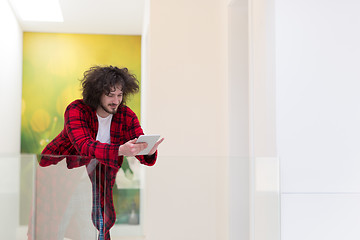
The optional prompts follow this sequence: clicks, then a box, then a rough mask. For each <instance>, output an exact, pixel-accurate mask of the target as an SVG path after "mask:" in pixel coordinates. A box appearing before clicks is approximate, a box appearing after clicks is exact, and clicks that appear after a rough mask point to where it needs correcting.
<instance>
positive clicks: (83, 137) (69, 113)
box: [64, 102, 120, 169]
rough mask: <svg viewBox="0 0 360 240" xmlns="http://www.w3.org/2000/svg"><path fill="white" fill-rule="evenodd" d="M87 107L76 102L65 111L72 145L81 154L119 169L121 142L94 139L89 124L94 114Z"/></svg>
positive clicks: (67, 130) (66, 126)
mask: <svg viewBox="0 0 360 240" xmlns="http://www.w3.org/2000/svg"><path fill="white" fill-rule="evenodd" d="M85 108H86V107H85V106H84V105H83V104H80V103H79V102H74V104H70V105H69V106H68V107H67V109H66V111H65V116H64V120H65V131H66V132H67V135H68V137H69V139H70V141H71V143H72V145H73V146H74V147H75V149H76V151H77V152H78V153H79V154H80V155H83V156H90V157H94V158H96V159H97V160H98V161H99V162H101V163H102V164H104V165H106V166H109V167H111V168H115V169H118V168H119V167H120V166H119V163H118V154H119V153H118V152H119V146H120V144H119V143H117V144H106V143H100V142H99V141H96V140H95V139H94V136H93V135H92V134H91V132H90V128H91V127H90V126H89V123H90V122H91V120H90V119H88V118H91V117H92V116H91V115H90V114H89V111H88V109H85Z"/></svg>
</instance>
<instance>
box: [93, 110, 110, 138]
mask: <svg viewBox="0 0 360 240" xmlns="http://www.w3.org/2000/svg"><path fill="white" fill-rule="evenodd" d="M96 116H97V118H98V122H99V128H98V132H97V134H96V140H97V141H99V142H102V143H110V125H111V119H112V117H113V115H112V114H110V115H109V116H107V117H106V118H102V117H100V116H99V115H97V114H96Z"/></svg>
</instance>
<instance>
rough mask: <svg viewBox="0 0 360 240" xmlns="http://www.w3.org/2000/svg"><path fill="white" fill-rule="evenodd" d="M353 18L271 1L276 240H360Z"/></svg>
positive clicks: (359, 35)
mask: <svg viewBox="0 0 360 240" xmlns="http://www.w3.org/2000/svg"><path fill="white" fill-rule="evenodd" d="M359 11H360V2H359V1H357V0H345V1H325V0H317V1H310V0H305V1H289V0H277V1H276V9H275V13H276V56H277V59H276V72H277V84H276V86H277V89H276V90H277V111H278V112H277V137H278V151H279V156H280V159H281V179H282V180H281V188H282V199H281V202H282V240H296V239H308V240H312V239H314V240H315V239H328V240H338V239H359V238H360V232H359V231H358V226H359V224H360V220H359V218H358V213H359V211H360V202H359V200H358V198H359V195H360V177H359V172H360V162H359V159H360V151H359V142H360V125H359V122H360V105H359V102H360V94H359V89H360V81H359V79H360V72H359V66H358V63H359V62H360V61H359V56H360V47H359V42H360V32H359V31H358V29H359V24H360V16H359V14H358V13H359ZM345 234H346V236H345Z"/></svg>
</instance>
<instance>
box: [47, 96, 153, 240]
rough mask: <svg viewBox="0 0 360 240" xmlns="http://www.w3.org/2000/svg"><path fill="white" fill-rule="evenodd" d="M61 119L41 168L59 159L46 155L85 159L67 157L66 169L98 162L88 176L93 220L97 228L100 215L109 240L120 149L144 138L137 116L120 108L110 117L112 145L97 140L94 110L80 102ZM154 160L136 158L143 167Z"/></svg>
mask: <svg viewBox="0 0 360 240" xmlns="http://www.w3.org/2000/svg"><path fill="white" fill-rule="evenodd" d="M64 120H65V123H64V129H63V130H62V131H61V132H60V134H59V135H58V136H57V137H55V138H54V139H53V140H52V141H51V142H50V143H49V144H48V145H47V146H46V147H45V148H44V150H43V151H42V158H41V161H40V165H41V166H43V167H44V166H49V165H52V164H57V163H58V162H59V161H61V159H62V158H59V157H48V156H46V155H81V156H87V157H88V158H86V157H85V158H81V159H80V160H79V159H78V158H76V157H67V158H66V161H67V166H68V168H74V167H79V166H82V165H86V164H88V163H89V161H90V159H92V158H96V159H97V160H98V161H99V162H100V163H101V164H98V165H97V166H96V170H95V171H91V172H89V177H90V179H91V182H92V183H93V212H92V219H93V222H94V225H95V226H96V227H97V228H98V229H99V224H100V223H99V217H98V216H99V214H101V216H102V217H103V220H104V231H105V239H106V240H107V239H110V234H109V230H110V228H111V227H112V226H113V225H114V223H115V219H116V214H115V209H114V204H113V196H112V188H113V186H114V183H115V178H116V173H117V172H118V170H119V168H120V167H121V164H122V162H123V156H118V151H119V147H120V145H122V144H124V143H126V142H127V141H129V140H132V139H134V138H137V137H139V136H140V135H143V134H144V133H143V130H142V129H141V126H140V123H139V120H138V118H137V117H136V114H135V113H134V112H133V111H132V110H131V109H130V108H128V107H126V106H121V107H119V109H118V111H117V113H116V114H114V115H113V117H112V122H111V127H110V139H111V144H107V143H101V142H99V141H96V134H97V131H98V120H97V116H96V111H95V110H94V109H92V108H91V107H89V106H87V105H86V104H85V103H84V102H83V100H75V101H74V102H72V103H71V104H69V106H68V107H67V109H66V111H65V116H64ZM156 157H157V152H156V153H155V154H153V155H151V156H145V155H140V156H136V158H137V159H138V160H139V161H140V162H141V163H142V164H144V165H148V166H152V165H154V164H155V161H156ZM94 183H96V184H94ZM99 183H100V184H99ZM109 183H110V184H109ZM99 198H100V199H99ZM99 202H100V206H99V204H98V203H99ZM100 207H101V208H100Z"/></svg>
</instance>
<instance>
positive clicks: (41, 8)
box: [9, 0, 64, 22]
mask: <svg viewBox="0 0 360 240" xmlns="http://www.w3.org/2000/svg"><path fill="white" fill-rule="evenodd" d="M9 1H10V3H11V5H12V7H13V8H14V11H15V13H16V15H17V16H18V17H19V18H20V19H21V20H22V21H31V22H63V21H64V19H63V16H62V12H61V7H60V3H59V0H9Z"/></svg>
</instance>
